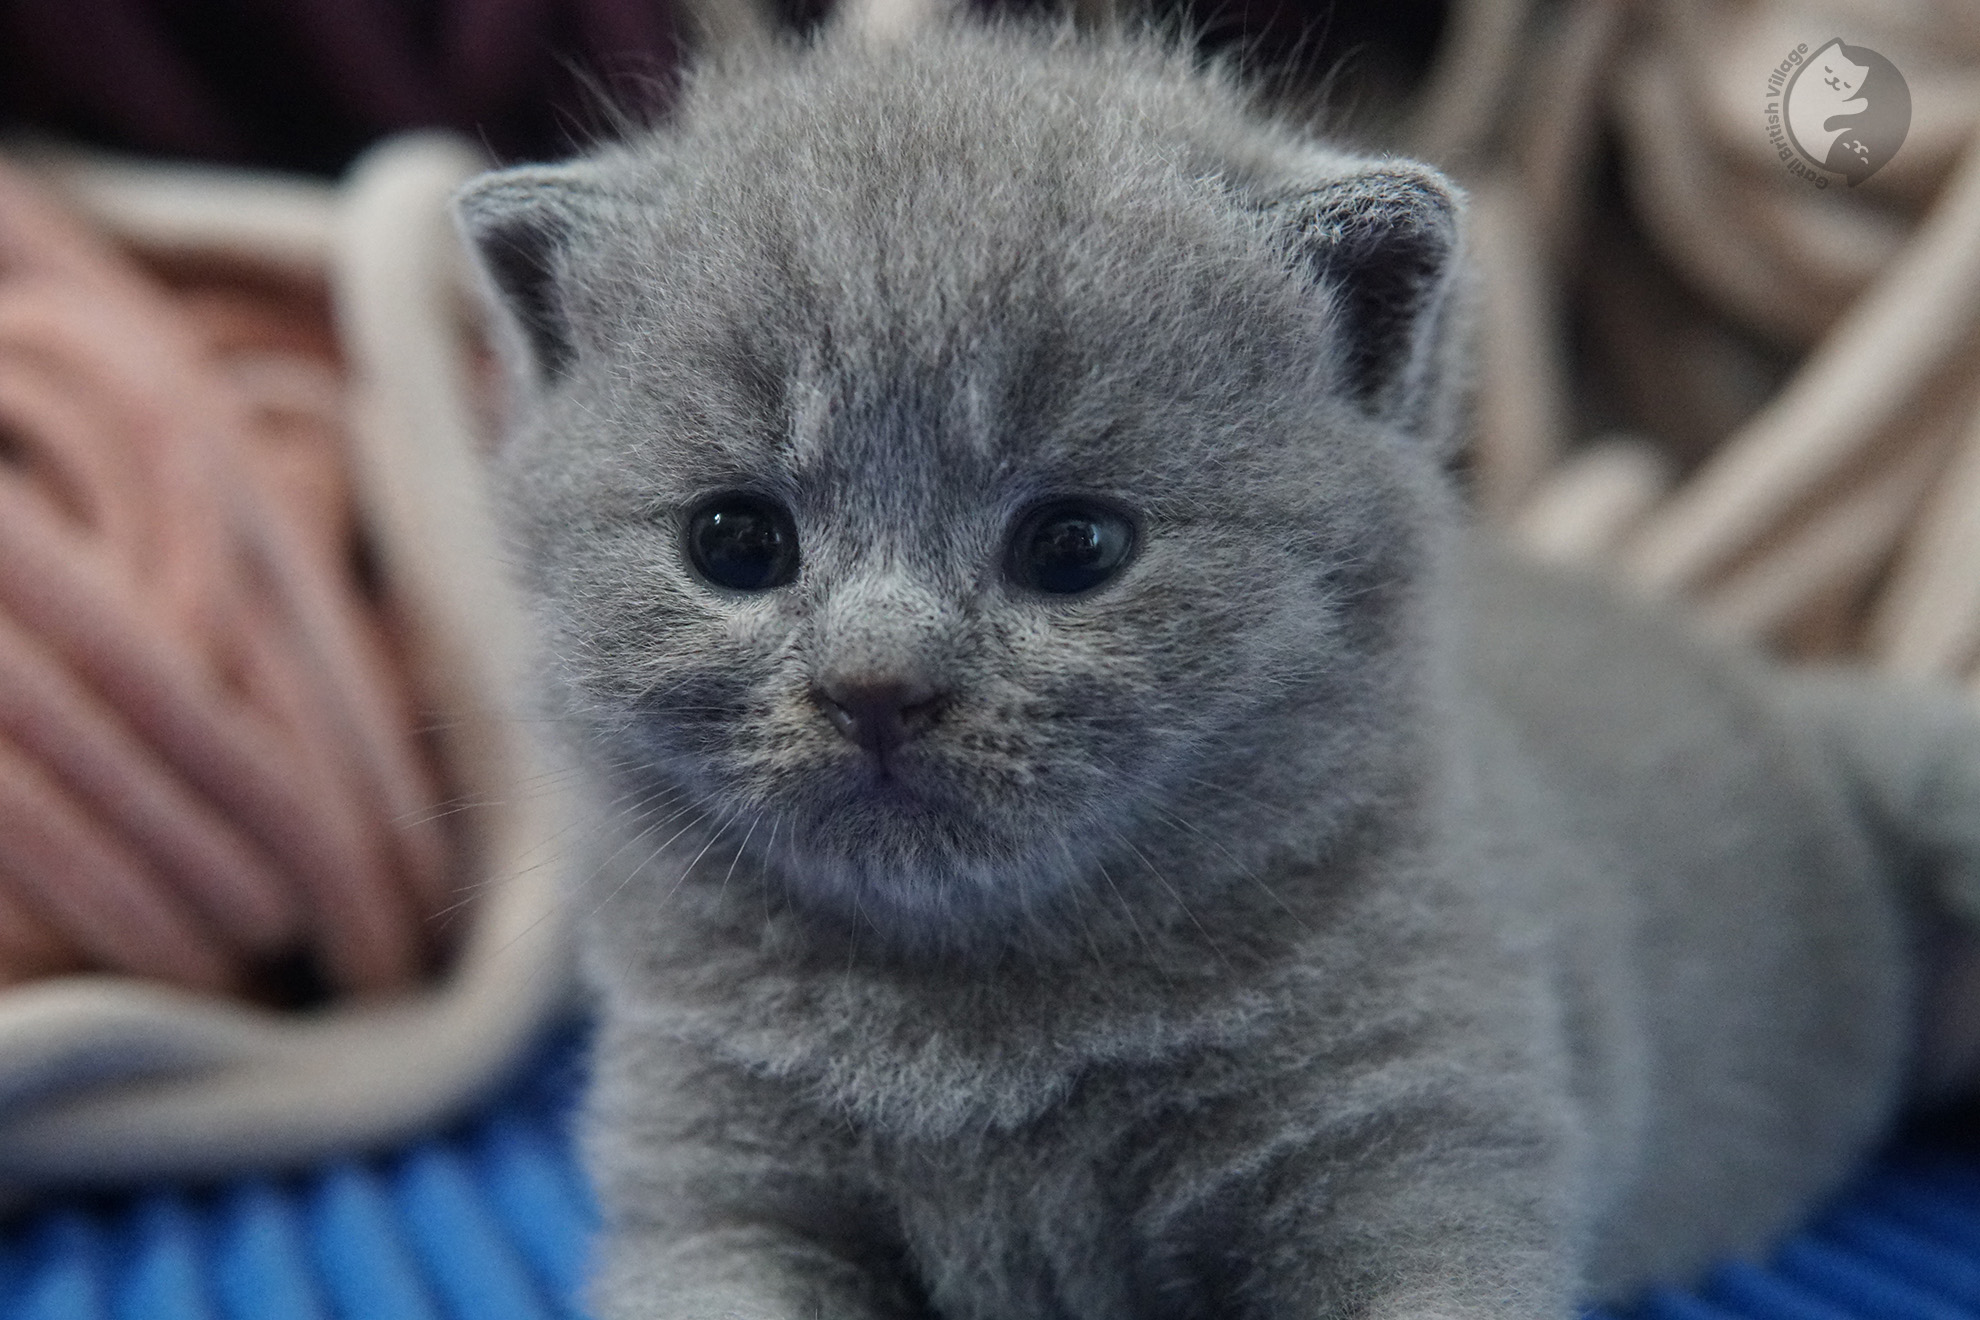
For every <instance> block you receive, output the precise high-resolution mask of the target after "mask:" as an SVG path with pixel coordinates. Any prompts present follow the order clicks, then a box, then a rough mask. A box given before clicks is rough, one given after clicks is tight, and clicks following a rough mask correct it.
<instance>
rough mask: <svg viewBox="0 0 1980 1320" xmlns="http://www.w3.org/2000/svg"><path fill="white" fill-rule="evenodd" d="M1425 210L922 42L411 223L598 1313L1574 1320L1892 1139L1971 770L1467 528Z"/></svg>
mask: <svg viewBox="0 0 1980 1320" xmlns="http://www.w3.org/2000/svg"><path fill="white" fill-rule="evenodd" d="M1461 209H1462V208H1461V204H1460V200H1459V198H1458V196H1457V194H1456V193H1455V191H1454V190H1453V189H1452V187H1451V186H1450V185H1449V184H1448V183H1447V182H1445V181H1444V180H1443V179H1442V178H1441V177H1440V176H1438V175H1437V174H1436V173H1434V172H1433V171H1431V170H1429V169H1427V168H1425V167H1422V166H1419V165H1415V164H1411V163H1409V162H1406V161H1400V160H1369V159H1360V158H1355V157H1351V156H1347V155H1343V154H1339V153H1337V152H1335V151H1332V150H1329V149H1327V148H1325V147H1321V146H1317V145H1314V144H1313V143H1311V142H1309V141H1304V140H1302V139H1301V138H1300V137H1299V136H1297V135H1296V134H1294V133H1292V132H1291V131H1289V130H1287V129H1285V128H1283V127H1280V126H1275V125H1273V124H1271V123H1268V122H1264V121H1263V120H1262V119H1260V118H1259V117H1257V116H1254V115H1253V114H1251V113H1250V112H1249V111H1248V110H1247V108H1246V105H1245V103H1244V100H1243V98H1242V97H1241V96H1240V95H1239V94H1238V92H1237V91H1236V90H1234V88H1233V87H1232V86H1231V85H1230V84H1229V81H1228V79H1226V78H1224V77H1222V76H1220V75H1218V74H1216V73H1215V72H1204V71H1202V70H1201V69H1198V68H1196V67H1194V66H1193V65H1192V64H1191V62H1190V61H1189V60H1188V59H1187V58H1186V57H1184V56H1183V55H1180V54H1177V53H1175V52H1173V51H1172V50H1168V49H1166V48H1163V47H1161V46H1160V45H1158V44H1154V43H1145V42H1138V41H1131V40H1122V39H1112V40H1091V41H1075V40H1073V39H1071V38H1070V37H1069V36H1067V35H1066V34H1065V33H1063V32H1052V31H1037V30H1031V29H1019V28H984V27H972V26H968V25H955V26H952V27H944V28H941V29H939V30H936V31H933V32H929V33H924V34H920V35H918V36H917V37H915V38H914V39H913V40H911V41H908V42H906V43H903V44H882V43H877V42H870V41H864V40H861V39H859V38H857V37H854V36H851V35H846V34H828V35H826V36H825V37H823V38H821V39H820V40H819V41H818V42H817V43H815V45H814V47H813V48H811V49H808V50H797V49H774V50H767V51H762V52H758V53H755V54H753V55H748V56H737V57H734V59H732V61H731V62H730V64H729V65H728V66H726V67H720V68H715V69H710V70H706V71H703V72H702V73H700V74H698V75H697V76H695V77H694V78H693V79H692V81H691V83H690V85H689V87H688V89H687V91H686V93H685V97H684V100H683V102H682V103H681V106H680V109H679V112H678V115H677V118H676V119H675V120H674V122H672V123H670V124H669V125H668V126H666V127H665V128H664V129H663V130H660V131H655V132H651V133H646V134H643V135H638V136H635V137H634V138H633V139H632V140H630V141H628V142H626V143H624V144H623V145H620V146H616V147H611V148H607V149H604V150H600V151H598V152H595V153H594V154H592V155H590V156H588V157H586V158H584V159H581V160H578V161H576V162H574V163H571V164H568V165H564V166H556V167H540V168H537V167H532V168H526V169H521V170H513V171H509V172H506V173H501V174H495V175H492V176H489V177H486V178H484V179H482V180H480V181H477V182H476V183H475V184H473V185H471V186H470V187H469V188H468V190H467V191H466V192H465V193H464V194H463V196H462V198H461V200H460V214H461V218H462V223H463V225H464V228H465V230H466V232H467V233H468V235H469V236H470V238H471V240H472V241H473V243H474V244H475V246H476V247H477V249H478V252H479V254H480V260H481V262H482V264H483V268H484V271H485V273H486V275H487V276H488V279H489V283H490V285H491V286H492V288H493V289H494V290H495V291H496V293H497V294H498V296H499V297H500V298H501V300H502V301H503V303H504V305H505V306H506V307H507V309H508V313H509V315H508V325H509V328H510V330H511V331H512V335H511V339H512V341H513V342H512V344H511V348H512V350H513V351H512V357H513V359H514V365H515V368H516V371H517V373H518V377H519V380H520V383H521V389H520V394H521V400H520V403H519V409H520V415H519V418H518V421H517V423H516V425H515V427H514V431H513V434H512V435H511V436H510V438H509V439H508V441H507V443H506V446H505V448H504V450H503V454H502V457H501V460H500V465H501V473H500V476H501V481H502V483H503V489H504V491H505V494H506V499H507V505H508V509H509V519H510V524H511V527H512V530H513V533H514V536H515V539H516V545H517V547H518V550H519V554H520V558H521V561H522V566H523V573H524V577H525V580H526V583H527V586H528V588H529V590H530V591H531V592H532V593H533V597H534V601H535V605H536V608H537V611H538V614H539V617H540V620H541V624H542V628H543V631H544V638H545V646H544V654H545V656H546V663H545V669H546V671H547V673H546V693H547V699H548V700H549V701H550V703H551V704H552V707H553V708H554V709H555V710H556V711H557V713H558V714H559V715H560V717H561V719H562V722H563V724H564V727H566V728H567V729H568V730H569V732H570V734H571V737H572V742H573V745H574V746H575V747H576V749H577V752H578V755H579V757H580V759H581V762H582V765H583V766H584V767H585V769H586V770H587V772H588V773H589V774H590V776H591V777H592V782H593V783H594V784H595V786H596V793H597V798H598V802H599V808H598V812H597V817H598V819H597V827H598V830H599V832H600V834H601V836H602V842H601V844H600V846H599V847H598V850H597V855H596V857H595V859H594V860H595V861H596V863H597V865H598V868H599V879H598V882H597V888H596V889H595V890H594V891H593V892H592V893H591V894H590V895H588V896H581V897H580V898H578V899H577V900H576V901H580V902H584V903H586V904H587V905H594V904H595V905H596V907H597V911H596V914H595V922H594V925H595V929H594V932H593V936H592V947H591V960H590V964H591V970H592V974H593V976H594V978H595V981H596V984H597V986H598V988H599V990H600V992H601V994H602V997H603V1027H602V1036H601V1039H600V1041H599V1044H598V1050H597V1059H598V1069H599V1078H598V1084H597V1089H596V1094H595V1096H594V1098H593V1101H592V1105H591V1111H590V1125H589V1139H590V1158H591V1166H592V1169H593V1171H594V1172H595V1174H596V1175H597V1178H598V1180H599V1182H600V1184H601V1188H602V1193H603V1196H604V1200H605V1204H606V1206H607V1211H608V1217H609V1240H608V1242H607V1244H606V1249H605V1255H604V1260H603V1271H602V1276H601V1278H600V1280H599V1282H598V1286H597V1291H596V1295H595V1301H596V1305H597V1308H598V1310H599V1312H600V1313H601V1314H602V1315H604V1316H606V1317H611V1318H614V1320H617V1318H622V1317H623V1318H630V1317H666V1318H667V1320H728V1318H729V1317H751V1318H756V1317H760V1318H761V1320H811V1318H812V1317H829V1318H832V1320H841V1318H845V1320H850V1318H852V1317H859V1318H861V1320H866V1318H869V1317H870V1318H873V1320H878V1318H879V1317H928V1316H939V1317H944V1318H945V1320H1057V1318H1059V1317H1064V1318H1065V1320H1168V1318H1170V1317H1174V1318H1176V1320H1182V1318H1184V1317H1191V1318H1194V1317H1203V1318H1205V1320H1207V1318H1208V1317H1229V1316H1240V1315H1256V1316H1260V1317H1289V1316H1300V1317H1307V1318H1309V1320H1320V1318H1322V1317H1347V1316H1356V1317H1370V1318H1371V1320H1373V1318H1375V1317H1412V1318H1420V1320H1428V1318H1430V1317H1442V1318H1450V1317H1460V1316H1463V1317H1488V1316H1507V1317H1512V1316H1521V1317H1539V1316H1544V1317H1562V1316H1566V1315H1568V1314H1569V1313H1570V1307H1571V1304H1572V1303H1573V1302H1575V1301H1576V1300H1578V1299H1581V1298H1585V1297H1596V1296H1600V1297H1614V1296H1619V1295H1622V1294H1626V1293H1628V1292H1629V1291H1630V1290H1632V1289H1634V1288H1637V1287H1638V1286H1640V1285H1642V1284H1643V1283H1645V1282H1646V1281H1648V1280H1652V1279H1656V1278H1673V1279H1674V1278H1681V1277H1683V1276H1684V1275H1686V1274H1687V1273H1688V1272H1691V1271H1693V1270H1695V1269H1697V1268H1698V1267H1699V1266H1701V1265H1702V1264H1703V1263H1705V1262H1706V1261H1707V1260H1708V1259H1709V1258H1710V1257H1711V1256H1713V1255H1714V1254H1717V1253H1722V1252H1726V1251H1739V1250H1751V1249H1755V1248H1758V1247H1760V1246H1762V1245H1764V1244H1765V1243H1766V1242H1767V1241H1768V1240H1769V1239H1770V1238H1771V1237H1772V1236H1773V1235H1775V1234H1777V1233H1779V1232H1780V1231H1782V1230H1783V1229H1784V1228H1786V1227H1788V1226H1790V1225H1791V1224H1792V1222H1793V1221H1794V1219H1795V1217H1796V1216H1797V1215H1800V1214H1802V1213H1804V1212H1805V1211H1806V1210H1807V1209H1808V1208H1809V1206H1810V1203H1811V1200H1812V1199H1814V1198H1817V1197H1819V1196H1821V1195H1822V1194H1823V1193H1825V1192H1826V1191H1828V1190H1830V1189H1831V1188H1833V1187H1834V1186H1835V1185H1836V1183H1837V1181H1838V1179H1839V1178H1840V1177H1841V1176H1843V1175H1844V1174H1845V1173H1846V1172H1847V1171H1848V1170H1849V1169H1850V1168H1851V1166H1852V1164H1853V1163H1854V1162H1856V1161H1857V1160H1858V1159H1860V1158H1861V1157H1862V1155H1863V1154H1864V1152H1865V1150H1866V1149H1867V1148H1868V1147H1869V1146H1871V1145H1872V1144H1873V1143H1874V1142H1876V1141H1877V1140H1878V1139H1879V1137H1880V1136H1881V1135H1882V1134H1883V1133H1884V1132H1885V1131H1886V1128H1887V1125H1888V1124H1889V1122H1890V1120H1891V1118H1892V1115H1893V1113H1894V1111H1895V1109H1896V1108H1897V1107H1898V1105H1899V1104H1900V1103H1901V1102H1902V1101H1903V1100H1904V1099H1905V1097H1906V1096H1907V1094H1908V1093H1909V1092H1908V1088H1915V1087H1917V1086H1918V1085H1920V1084H1922V1083H1921V1074H1922V1071H1923V1068H1924V1064H1925V1063H1926V1062H1927V1059H1926V1056H1925V1052H1924V1051H1923V1050H1922V1049H1921V1048H1920V1046H1919V1044H1918V1042H1919V1040H1920V1039H1921V1037H1920V1029H1921V1021H1922V1018H1923V1014H1922V1013H1921V1012H1920V1006H1921V1005H1922V1004H1923V1003H1925V1002H1926V1000H1927V998H1928V994H1927V981H1928V978H1929V976H1931V975H1933V974H1934V973H1932V972H1931V970H1930V969H1931V968H1932V967H1933V966H1935V965H1936V963H1935V962H1934V958H1936V957H1937V954H1936V952H1935V951H1936V950H1937V949H1938V948H1939V947H1940V945H1942V944H1943V943H1945V942H1946V941H1947V940H1948V939H1950V938H1952V936H1951V935H1950V934H1949V933H1948V932H1950V931H1951V930H1953V928H1954V923H1953V922H1952V920H1951V918H1950V916H1949V915H1948V911H1949V910H1948V909H1946V908H1945V907H1944V905H1943V903H1942V901H1941V899H1940V898H1939V897H1937V896H1938V895H1939V894H1941V893H1946V892H1954V891H1956V890H1957V889H1958V886H1959V883H1960V882H1962V881H1964V880H1965V879H1966V877H1967V876H1968V873H1969V872H1970V871H1971V870H1972V869H1973V867H1974V865H1975V863H1976V862H1980V732H1976V730H1975V728H1974V725H1973V722H1972V721H1971V720H1970V719H1969V718H1968V716H1967V714H1966V712H1965V710H1964V708H1963V707H1962V706H1961V705H1959V704H1958V703H1957V702H1955V701H1954V700H1953V699H1952V698H1949V697H1945V698H1941V697H1933V696H1929V695H1925V694H1910V693H1902V692H1896V691H1885V690H1882V689H1873V688H1871V687H1868V686H1857V685H1854V684H1852V683H1849V682H1846V681H1842V680H1818V679H1803V680H1788V679H1785V678H1782V677H1778V676H1775V675H1773V674H1771V673H1769V672H1767V671H1765V670H1764V669H1763V668H1761V667H1760V666H1759V665H1758V664H1757V663H1755V662H1751V661H1749V660H1747V659H1745V658H1743V657H1741V656H1738V655H1734V654H1726V653H1721V652H1719V651H1717V650H1714V649H1711V648H1709V647H1706V646H1704V645H1701V644H1699V643H1697V642H1694V641H1692V640H1690V639H1688V638H1687V637H1686V636H1685V635H1684V634H1683V633H1682V632H1681V631H1679V630H1677V629H1676V628H1674V627H1673V626H1671V625H1670V624H1669V623H1668V622H1666V621H1664V620H1662V619H1659V618H1656V617H1653V616H1652V615H1651V614H1650V613H1648V612H1647V611H1643V610H1639V609H1635V608H1631V607H1626V606H1623V605H1620V604H1618V603H1616V602H1614V601H1612V600H1611V599H1609V598H1608V597H1607V596H1605V595H1604V594H1603V593H1602V592H1601V591H1599V590H1598V589H1596V588H1595V587H1593V586H1590V585H1585V584H1581V583H1577V582H1573V581H1567V580H1553V579H1550V578H1544V577H1542V576H1539V575H1537V574H1534V573H1530V572H1527V571H1522V570H1517V569H1515V568H1513V567H1511V566H1509V565H1507V564H1505V563H1502V562H1501V561H1500V559H1499V558H1498V557H1497V556H1496V555H1495V554H1494V553H1493V552H1492V551H1491V550H1490V549H1489V548H1488V547H1487V546H1486V545H1485V544H1484V543H1482V542H1481V541H1480V540H1479V539H1477V538H1476V537H1474V536H1472V535H1471V534H1469V533H1467V532H1465V531H1463V530H1462V528H1461V517H1460V513H1459V510H1458V507H1457V504H1456V501H1455V498H1454V495H1453V493H1452V491H1451V490H1450V489H1449V487H1448V485H1447V482H1446V480H1445V478H1444V476H1443V474H1442V469H1443V465H1444V462H1445V460H1446V458H1447V454H1448V450H1449V447H1450V445H1451V443H1452V432H1453V430H1454V428H1455V418H1456V416H1457V411H1458V409H1457V406H1456V404H1455V402H1454V400H1455V399H1456V397H1457V395H1458V393H1459V391H1460V388H1461V385H1462V381H1461V379H1460V376H1461V373H1460V372H1459V371H1457V370H1455V369H1454V364H1455V363H1456V361H1457V360H1458V358H1459V357H1460V356H1461V355H1460V354H1458V353H1457V352H1456V350H1455V347H1454V346H1455V345H1456V344H1457V342H1458V339H1459V335H1458V330H1457V323H1458V321H1459V320H1460V318H1459V317H1458V315H1457V313H1456V305H1457V301H1458V299H1457V298H1456V295H1455V293H1454V291H1453V289H1454V285H1453V281H1454V273H1453V272H1454V270H1455V268H1456V264H1457V260H1458V249H1459V218H1460V212H1461ZM613 803H616V805H608V804H613ZM1939 961H1944V960H1943V959H1939ZM1959 1043H1960V1042H1948V1043H1946V1045H1945V1047H1944V1049H1943V1050H1942V1051H1941V1054H1942V1055H1944V1056H1945V1057H1947V1058H1950V1057H1951V1056H1950V1053H1949V1052H1950V1051H1951V1050H1952V1049H1953V1046H1954V1045H1957V1044H1959ZM1934 1057H1938V1056H1934ZM1942 1071H1944V1072H1947V1073H1948V1077H1946V1078H1942V1079H1941V1080H1942V1081H1943V1080H1951V1079H1950V1072H1951V1071H1954V1069H1952V1067H1951V1065H1950V1064H1948V1066H1947V1068H1946V1069H1942Z"/></svg>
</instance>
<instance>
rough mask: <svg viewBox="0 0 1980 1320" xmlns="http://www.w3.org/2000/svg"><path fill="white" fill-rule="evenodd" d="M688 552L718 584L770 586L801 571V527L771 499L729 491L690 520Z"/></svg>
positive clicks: (698, 568)
mask: <svg viewBox="0 0 1980 1320" xmlns="http://www.w3.org/2000/svg"><path fill="white" fill-rule="evenodd" d="M688 557H689V558H690V559H692V560H693V561H694V566H695V569H696V571H698V572H699V573H700V574H701V575H702V576H703V577H705V578H707V579H708V580H709V581H710V582H713V583H714V584H715V585H716V586H718V587H727V588H729V589H730V590H731V591H768V590H769V589H770V588H772V587H781V586H782V585H784V583H786V582H789V581H790V580H791V579H792V578H793V577H795V576H796V575H797V529H796V528H795V527H794V526H792V525H791V518H790V515H789V514H787V513H785V512H784V511H783V510H782V509H780V508H778V507H777V506H776V505H774V504H772V503H770V502H769V501H767V500H760V499H756V498H754V497H751V496H743V495H732V496H727V497H725V498H723V499H720V500H718V501H716V502H715V503H713V504H710V505H707V506H706V507H704V508H703V509H701V510H700V511H699V512H698V513H696V514H695V515H694V518H693V519H692V520H691V521H690V522H689V524H688Z"/></svg>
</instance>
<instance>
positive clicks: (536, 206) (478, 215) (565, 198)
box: [454, 162, 603, 384]
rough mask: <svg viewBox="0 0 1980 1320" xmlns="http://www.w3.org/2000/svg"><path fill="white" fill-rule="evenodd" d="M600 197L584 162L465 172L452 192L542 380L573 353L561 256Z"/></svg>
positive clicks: (478, 257)
mask: <svg viewBox="0 0 1980 1320" xmlns="http://www.w3.org/2000/svg"><path fill="white" fill-rule="evenodd" d="M602 198H603V191H602V189H601V188H600V187H599V185H598V182H597V179H596V177H595V174H594V172H593V170H592V169H591V167H590V166H589V164H587V163H585V162H578V163H575V164H570V165H524V166H520V167H518V168H516V169H509V170H499V171H497V172H495V173H492V174H484V175H481V176H480V177H479V178H476V179H471V180H469V181H468V183H467V185H466V186H465V187H463V188H462V189H461V191H460V192H459V193H457V194H455V196H454V219H455V222H456V223H457V224H458V225H459V226H460V230H461V234H462V236H463V237H464V238H466V240H467V243H468V247H469V250H470V251H472V252H473V253H474V257H475V262H476V264H477V265H478V266H479V267H480V270H481V274H482V278H483V279H484V280H486V282H487V285H488V289H489V291H490V292H491V293H492V294H493V295H494V296H495V299H496V301H497V302H498V303H499V304H500V305H501V306H502V308H503V309H504V310H505V311H506V312H507V313H508V318H509V321H510V323H511V325H512V327H513V329H514V330H515V331H516V332H517V333H516V335H515V338H516V339H517V340H518V341H519V343H520V346H521V347H522V348H523V349H524V350H525V351H526V354H527V357H528V366H529V367H530V368H531V370H532V371H533V373H534V375H535V377H536V379H537V381H538V382H539V383H544V384H547V383H549V382H551V381H555V380H557V379H559V378H560V377H562V376H563V375H564V374H565V373H566V372H567V371H569V369H570V366H571V363H572V361H573V360H574V359H575V357H576V353H577V347H576V343H575V341H574V340H573V338H572V336H571V326H570V321H569V318H568V316H567V314H566V310H565V306H564V302H563V299H562V296H561V294H560V291H559V288H558V280H559V276H560V274H561V271H560V269H559V266H560V258H561V257H562V255H563V252H564V250H565V248H566V247H567V246H568V245H569V243H570V240H571V236H572V235H573V234H574V233H575V232H576V231H577V229H578V227H579V226H580V225H581V224H582V223H583V221H584V220H585V218H586V216H587V215H589V214H590V213H591V212H593V211H594V210H595V209H596V208H597V207H598V206H599V205H600V203H601V201H602Z"/></svg>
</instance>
